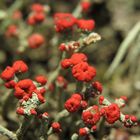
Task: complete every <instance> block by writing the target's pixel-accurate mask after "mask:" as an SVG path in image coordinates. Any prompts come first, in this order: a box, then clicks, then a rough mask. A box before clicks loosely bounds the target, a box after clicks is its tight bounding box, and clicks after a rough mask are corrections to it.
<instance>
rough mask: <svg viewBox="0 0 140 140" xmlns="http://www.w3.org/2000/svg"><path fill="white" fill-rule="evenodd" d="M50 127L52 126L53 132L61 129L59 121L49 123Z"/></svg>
mask: <svg viewBox="0 0 140 140" xmlns="http://www.w3.org/2000/svg"><path fill="white" fill-rule="evenodd" d="M51 127H52V129H53V131H54V132H60V131H61V125H60V123H59V122H53V123H52V124H51Z"/></svg>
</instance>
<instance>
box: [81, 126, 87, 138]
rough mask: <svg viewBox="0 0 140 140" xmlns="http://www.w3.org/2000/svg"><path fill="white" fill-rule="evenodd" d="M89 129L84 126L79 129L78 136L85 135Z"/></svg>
mask: <svg viewBox="0 0 140 140" xmlns="http://www.w3.org/2000/svg"><path fill="white" fill-rule="evenodd" d="M88 133H89V131H88V129H87V128H86V127H84V128H80V129H79V136H86V135H88Z"/></svg>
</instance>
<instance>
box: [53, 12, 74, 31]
mask: <svg viewBox="0 0 140 140" xmlns="http://www.w3.org/2000/svg"><path fill="white" fill-rule="evenodd" d="M54 22H55V28H56V31H57V32H61V31H64V30H66V29H71V28H72V27H73V25H74V24H75V23H76V18H75V17H74V16H73V15H72V14H70V13H56V14H55V15H54Z"/></svg>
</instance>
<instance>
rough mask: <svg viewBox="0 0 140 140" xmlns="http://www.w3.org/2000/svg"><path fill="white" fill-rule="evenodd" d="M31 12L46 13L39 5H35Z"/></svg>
mask: <svg viewBox="0 0 140 140" xmlns="http://www.w3.org/2000/svg"><path fill="white" fill-rule="evenodd" d="M31 10H32V11H34V12H44V7H43V5H41V4H39V3H34V4H32V6H31Z"/></svg>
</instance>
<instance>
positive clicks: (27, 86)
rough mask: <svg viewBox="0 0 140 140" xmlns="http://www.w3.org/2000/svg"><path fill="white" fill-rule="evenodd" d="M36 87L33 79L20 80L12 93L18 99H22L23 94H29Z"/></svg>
mask: <svg viewBox="0 0 140 140" xmlns="http://www.w3.org/2000/svg"><path fill="white" fill-rule="evenodd" d="M35 89H36V87H35V85H34V84H33V81H32V80H30V79H24V80H20V81H19V82H18V83H17V84H16V86H15V92H14V95H15V97H17V98H18V99H22V98H23V97H24V96H25V95H28V94H29V95H30V94H32V92H33V91H34V90H35Z"/></svg>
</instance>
